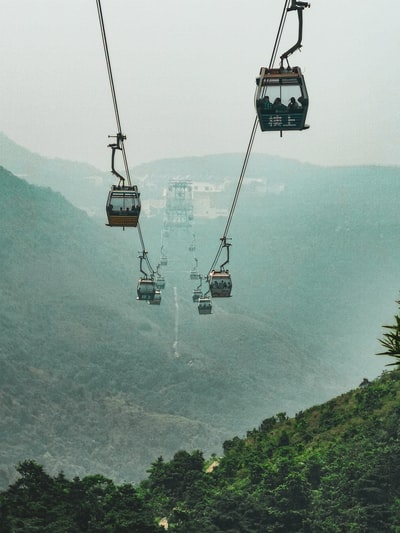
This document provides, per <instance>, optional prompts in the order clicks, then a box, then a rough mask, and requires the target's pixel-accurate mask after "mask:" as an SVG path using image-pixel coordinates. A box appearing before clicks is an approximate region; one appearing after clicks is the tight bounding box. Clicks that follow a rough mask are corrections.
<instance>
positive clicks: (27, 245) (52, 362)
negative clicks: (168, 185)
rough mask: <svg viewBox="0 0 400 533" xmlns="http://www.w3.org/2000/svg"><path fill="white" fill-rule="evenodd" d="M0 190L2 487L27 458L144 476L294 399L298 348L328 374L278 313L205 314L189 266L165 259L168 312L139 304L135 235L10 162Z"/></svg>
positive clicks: (316, 371) (317, 371)
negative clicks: (155, 464) (15, 171)
mask: <svg viewBox="0 0 400 533" xmlns="http://www.w3.org/2000/svg"><path fill="white" fill-rule="evenodd" d="M0 189H1V194H0V204H1V205H0V222H1V227H2V232H1V236H0V239H1V242H0V244H1V247H0V250H1V251H0V262H1V265H2V277H1V279H0V291H1V301H2V305H1V315H0V321H1V328H0V341H1V344H0V346H1V352H0V357H1V370H2V371H1V373H0V380H1V392H0V395H1V404H0V409H1V418H0V420H1V422H0V424H1V428H0V439H1V452H0V454H1V459H0V461H1V462H0V464H1V483H2V485H3V486H6V485H7V483H8V482H9V481H10V480H11V479H12V475H13V465H14V464H16V463H17V462H18V461H20V460H22V459H24V458H25V457H30V458H33V459H35V460H37V461H39V462H41V463H43V464H45V465H46V468H49V470H50V471H51V472H56V471H58V470H60V469H63V470H64V471H65V472H66V473H69V474H71V475H72V474H79V475H83V474H85V473H88V472H90V471H97V472H99V473H102V474H105V475H108V476H110V477H112V478H113V479H116V480H122V479H128V480H137V479H139V478H140V477H142V476H143V474H144V471H145V469H146V468H147V466H148V465H149V464H150V462H151V461H152V460H153V458H154V457H156V456H157V455H160V454H163V455H164V456H166V457H168V455H170V454H172V453H173V452H174V451H175V450H176V449H177V448H179V447H182V446H183V447H188V448H192V447H201V448H203V449H204V450H206V451H207V452H209V453H211V452H213V451H215V452H218V451H219V450H220V449H221V443H222V441H223V440H224V439H225V438H227V436H228V435H230V434H232V431H239V432H242V431H244V430H245V428H246V426H247V424H248V423H249V421H251V423H256V422H257V420H259V419H260V413H261V412H264V411H265V409H267V410H269V409H273V410H276V408H277V405H278V404H279V402H283V404H284V405H285V406H287V407H288V408H289V407H290V408H294V406H295V405H296V403H297V401H298V399H297V398H296V395H295V394H293V392H292V390H291V388H290V385H289V382H290V379H289V377H285V376H288V371H289V369H290V368H291V366H292V357H293V356H292V354H293V352H295V353H296V358H297V364H298V365H300V362H301V361H303V364H302V365H301V366H300V367H299V369H298V370H297V373H298V376H300V377H301V379H302V382H303V383H304V385H306V384H307V383H312V382H314V381H315V382H316V381H318V379H319V378H320V377H321V376H323V375H324V374H325V370H324V364H321V363H320V362H316V363H315V365H314V367H313V373H312V374H310V373H309V371H308V370H307V363H306V361H307V358H308V354H307V351H306V349H305V347H304V345H303V346H301V345H300V343H298V342H297V340H296V338H295V337H294V336H292V335H291V334H290V333H289V332H285V333H284V334H282V333H281V332H280V331H279V328H278V327H277V324H276V323H275V322H274V321H273V320H265V319H264V320H263V321H261V320H260V319H256V318H254V317H250V316H246V315H241V314H238V311H237V309H236V311H235V310H233V311H230V310H229V308H228V307H227V306H225V308H224V307H221V308H220V309H219V310H218V309H216V310H215V314H214V315H213V316H212V317H210V318H211V320H208V321H207V322H201V321H199V316H198V314H197V311H196V308H195V306H194V305H193V303H192V302H191V298H190V296H191V289H192V286H191V282H190V280H189V276H188V274H187V272H188V270H189V268H190V266H191V265H190V263H189V262H188V263H187V269H188V270H187V272H186V273H185V275H184V276H182V274H181V271H182V266H179V261H178V260H175V261H174V260H172V261H171V267H170V268H171V269H172V270H174V269H176V270H177V272H178V274H177V276H178V277H175V279H174V277H173V275H172V276H171V277H170V279H169V280H168V281H169V282H170V285H169V287H167V288H166V290H165V293H164V296H163V298H164V301H163V303H162V305H161V306H160V308H154V306H148V305H147V304H146V303H142V302H137V301H136V299H135V296H136V294H135V289H136V280H137V276H138V273H137V270H136V268H137V267H135V265H137V258H136V251H135V244H133V242H132V233H129V232H128V231H126V232H119V233H118V234H117V233H114V232H112V230H110V229H109V228H106V227H105V226H104V225H101V226H100V225H99V224H97V223H96V222H95V221H93V220H91V219H90V218H89V217H88V216H87V215H86V214H85V213H84V212H82V211H79V210H77V209H76V208H74V207H72V206H71V205H70V204H68V203H67V202H66V201H65V200H64V198H63V197H62V196H61V195H60V194H57V193H54V192H52V191H51V190H50V189H44V188H38V187H36V186H33V185H28V184H27V183H26V182H24V181H23V180H20V179H18V178H16V177H15V176H13V175H12V174H10V173H9V172H7V171H6V170H4V169H2V170H1V174H0ZM183 266H185V264H183ZM171 274H173V271H172V272H171ZM177 320H179V338H178V342H176V324H177ZM277 377H278V378H279V379H277ZM280 378H282V379H280ZM327 383H330V386H331V388H334V381H333V379H332V378H328V379H327ZM318 388H319V394H322V390H323V387H322V384H321V386H317V387H315V388H314V390H312V388H311V387H308V390H305V391H304V393H305V394H304V396H303V398H304V401H305V402H306V403H311V402H312V401H313V400H314V399H315V396H314V394H315V392H316V391H317V390H318ZM317 394H318V392H317Z"/></svg>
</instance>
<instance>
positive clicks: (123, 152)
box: [96, 0, 132, 187]
mask: <svg viewBox="0 0 400 533" xmlns="http://www.w3.org/2000/svg"><path fill="white" fill-rule="evenodd" d="M96 4H97V13H98V15H99V23H100V30H101V38H102V41H103V48H104V55H105V58H106V64H107V72H108V79H109V82H110V89H111V96H112V101H113V106H114V113H115V120H116V122H117V128H118V133H117V137H118V136H119V137H120V139H121V149H122V156H123V160H124V167H125V173H126V178H127V181H128V185H129V186H130V187H131V186H132V184H131V178H130V174H129V167H128V160H127V157H126V152H125V147H124V139H125V136H124V135H123V134H122V128H121V119H120V116H119V111H118V103H117V95H116V92H115V85H114V78H113V74H112V69H111V60H110V53H109V51H108V43H107V35H106V29H105V26H104V18H103V11H102V9H101V3H100V0H96Z"/></svg>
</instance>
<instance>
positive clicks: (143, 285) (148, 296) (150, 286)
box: [136, 278, 157, 300]
mask: <svg viewBox="0 0 400 533" xmlns="http://www.w3.org/2000/svg"><path fill="white" fill-rule="evenodd" d="M156 291H157V289H156V283H155V281H154V279H152V278H139V281H138V284H137V298H136V300H153V299H154V297H155V294H156Z"/></svg>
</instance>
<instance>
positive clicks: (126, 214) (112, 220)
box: [106, 185, 141, 228]
mask: <svg viewBox="0 0 400 533" xmlns="http://www.w3.org/2000/svg"><path fill="white" fill-rule="evenodd" d="M140 207H141V205H140V193H139V192H138V190H137V187H135V186H125V185H113V186H112V187H111V190H110V192H109V193H108V198H107V204H106V213H107V218H108V224H107V226H119V227H128V228H132V227H133V228H135V227H136V226H137V224H138V221H139V214H140Z"/></svg>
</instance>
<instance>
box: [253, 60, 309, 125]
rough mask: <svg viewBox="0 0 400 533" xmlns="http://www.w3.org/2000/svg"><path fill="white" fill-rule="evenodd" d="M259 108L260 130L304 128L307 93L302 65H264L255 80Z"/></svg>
mask: <svg viewBox="0 0 400 533" xmlns="http://www.w3.org/2000/svg"><path fill="white" fill-rule="evenodd" d="M256 83H257V89H256V96H255V102H256V111H257V115H258V120H259V123H260V128H261V131H295V130H305V129H307V128H308V127H309V126H307V124H306V123H305V121H306V117H307V110H308V93H307V88H306V83H305V81H304V76H303V75H302V73H301V70H300V67H293V68H271V69H268V68H266V67H262V68H261V70H260V76H259V77H258V78H257V80H256Z"/></svg>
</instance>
